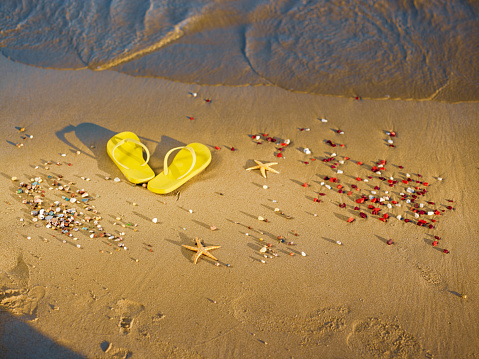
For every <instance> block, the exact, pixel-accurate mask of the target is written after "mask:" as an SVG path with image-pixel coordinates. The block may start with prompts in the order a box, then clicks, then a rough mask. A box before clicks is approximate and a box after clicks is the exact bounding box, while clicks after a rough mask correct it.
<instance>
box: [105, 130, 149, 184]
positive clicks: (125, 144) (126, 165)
mask: <svg viewBox="0 0 479 359" xmlns="http://www.w3.org/2000/svg"><path fill="white" fill-rule="evenodd" d="M106 147H107V152H108V155H109V156H110V158H111V159H112V160H113V162H115V164H116V165H117V166H118V168H119V169H120V171H121V172H122V173H123V174H124V175H125V177H126V179H127V180H128V181H130V182H131V183H143V182H148V181H149V180H151V179H152V178H154V177H155V172H153V170H152V169H151V167H150V166H149V165H148V161H149V160H150V152H149V151H148V148H146V146H145V145H144V144H143V143H141V142H140V139H139V138H138V136H137V135H135V134H134V133H133V132H129V131H125V132H121V133H118V134H116V135H115V136H113V137H112V138H111V139H110V140H109V141H108V144H107V146H106ZM143 150H145V152H146V161H145V159H144V158H143Z"/></svg>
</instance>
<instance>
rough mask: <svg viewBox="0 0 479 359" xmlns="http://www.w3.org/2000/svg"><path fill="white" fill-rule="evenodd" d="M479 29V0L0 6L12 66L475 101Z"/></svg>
mask: <svg viewBox="0 0 479 359" xmlns="http://www.w3.org/2000/svg"><path fill="white" fill-rule="evenodd" d="M478 34H479V2H477V1H472V0H471V1H467V0H452V1H451V0H449V1H441V0H433V1H406V0H403V1H399V0H398V1H372V0H369V1H362V0H335V1H328V0H322V1H319V0H318V1H293V0H289V1H287V0H283V1H273V0H271V1H266V0H243V1H233V0H230V1H228V0H217V1H213V0H208V1H207V0H195V1H193V0H156V1H155V0H151V1H146V0H135V1H131V0H117V1H114V0H111V1H107V0H85V1H76V0H65V1H52V0H48V1H47V0H37V1H33V0H31V1H26V0H25V1H20V0H7V1H2V2H0V51H1V52H2V53H3V54H4V55H5V56H7V57H9V58H11V59H12V60H15V61H19V62H23V63H26V64H30V65H35V66H41V67H48V68H57V69H83V68H89V69H91V70H98V71H100V70H107V69H111V70H116V71H120V72H124V73H127V74H130V75H133V76H150V77H162V78H166V79H170V80H174V81H182V82H187V83H198V84H212V85H221V84H223V85H248V84H252V85H258V84H265V85H266V84H270V85H276V86H280V87H282V88H285V89H288V90H293V91H303V92H309V93H316V94H322V95H335V96H348V97H351V96H360V97H363V98H398V99H432V100H439V101H448V102H461V101H477V100H479V72H478V71H477V69H478V68H479V35H478Z"/></svg>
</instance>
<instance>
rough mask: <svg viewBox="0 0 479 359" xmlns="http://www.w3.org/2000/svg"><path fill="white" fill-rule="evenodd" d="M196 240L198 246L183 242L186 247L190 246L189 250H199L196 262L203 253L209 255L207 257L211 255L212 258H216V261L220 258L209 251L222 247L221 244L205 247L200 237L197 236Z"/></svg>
mask: <svg viewBox="0 0 479 359" xmlns="http://www.w3.org/2000/svg"><path fill="white" fill-rule="evenodd" d="M195 241H196V247H192V246H187V245H186V244H182V247H185V248H188V249H189V250H192V251H195V252H197V253H196V254H195V258H194V261H195V264H196V262H198V259H199V258H200V257H201V255H202V254H203V255H205V256H207V257H210V258H211V259H214V260H215V261H217V260H218V259H216V258H215V257H214V256H213V255H212V254H211V253H210V252H208V251H211V250H212V249H217V248H221V246H209V247H205V246H203V244H202V243H201V241H200V239H199V238H195Z"/></svg>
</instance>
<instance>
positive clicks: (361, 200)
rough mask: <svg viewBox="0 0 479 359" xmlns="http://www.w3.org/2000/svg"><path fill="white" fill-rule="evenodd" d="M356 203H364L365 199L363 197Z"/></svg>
mask: <svg viewBox="0 0 479 359" xmlns="http://www.w3.org/2000/svg"><path fill="white" fill-rule="evenodd" d="M356 203H364V198H362V197H361V198H358V199H357V200H356Z"/></svg>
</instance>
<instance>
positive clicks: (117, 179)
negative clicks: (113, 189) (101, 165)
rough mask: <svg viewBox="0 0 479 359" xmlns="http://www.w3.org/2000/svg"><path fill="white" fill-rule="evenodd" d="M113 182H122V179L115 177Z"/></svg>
mask: <svg viewBox="0 0 479 359" xmlns="http://www.w3.org/2000/svg"><path fill="white" fill-rule="evenodd" d="M113 181H115V182H120V181H121V179H119V178H118V177H115V179H114V180H113Z"/></svg>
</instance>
